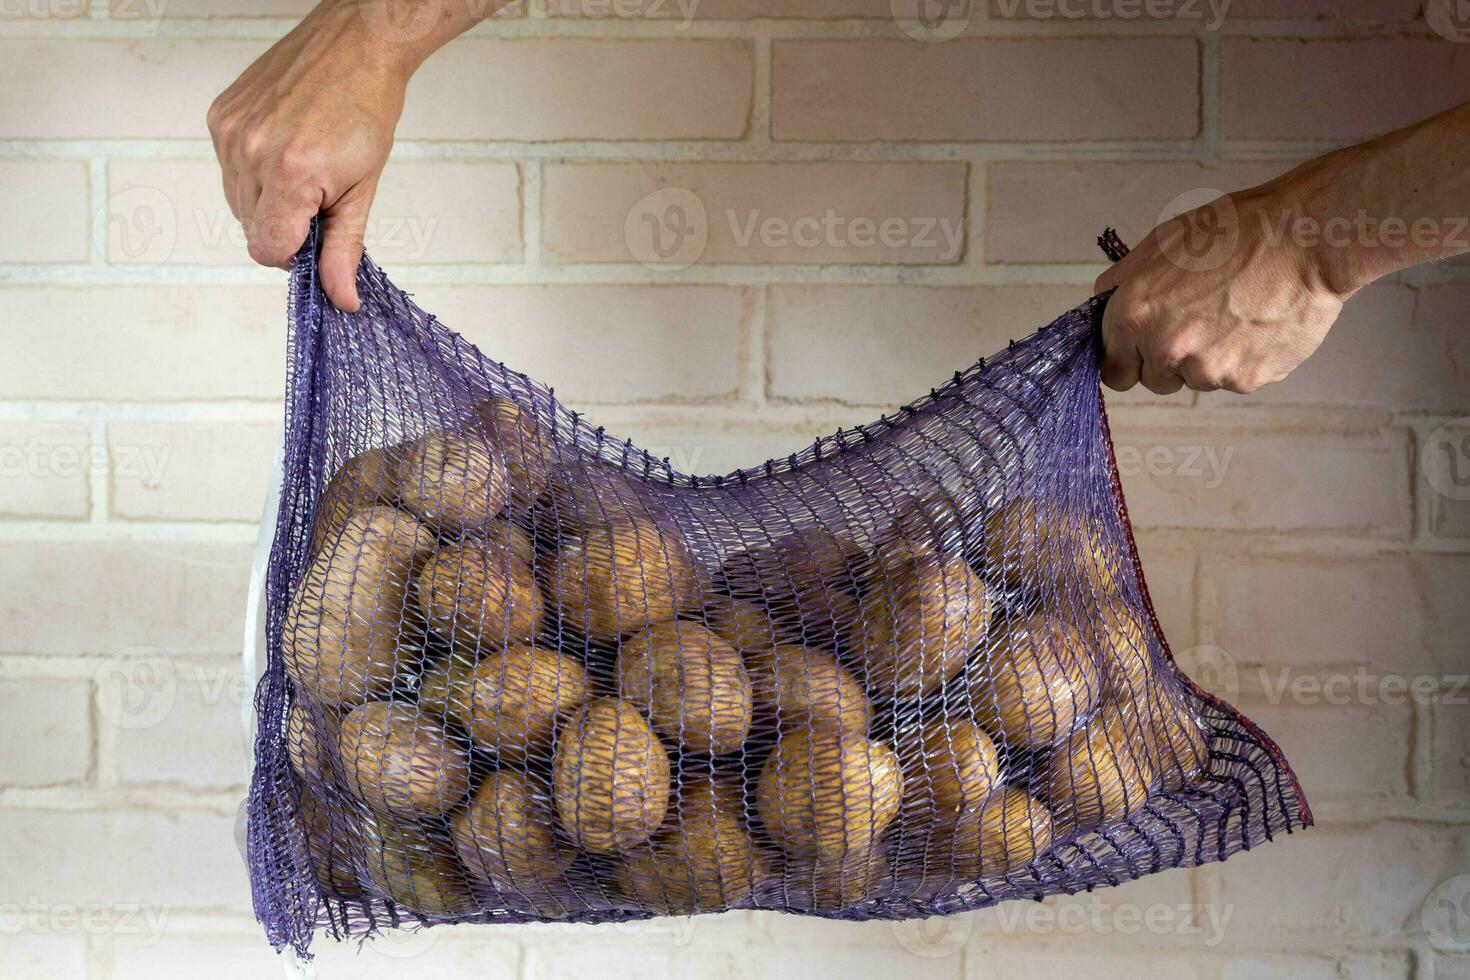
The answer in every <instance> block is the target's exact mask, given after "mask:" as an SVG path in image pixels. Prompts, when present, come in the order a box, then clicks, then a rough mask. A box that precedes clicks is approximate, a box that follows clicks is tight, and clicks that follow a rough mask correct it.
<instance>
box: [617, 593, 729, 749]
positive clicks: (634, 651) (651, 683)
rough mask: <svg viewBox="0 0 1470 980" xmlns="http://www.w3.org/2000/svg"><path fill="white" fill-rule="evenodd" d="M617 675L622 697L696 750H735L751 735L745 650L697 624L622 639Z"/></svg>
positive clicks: (669, 735) (663, 730)
mask: <svg viewBox="0 0 1470 980" xmlns="http://www.w3.org/2000/svg"><path fill="white" fill-rule="evenodd" d="M616 673H617V678H618V693H619V694H620V695H621V696H622V697H623V699H624V700H626V701H627V702H628V703H630V704H632V705H635V706H636V707H637V708H638V709H639V710H641V711H644V712H646V713H647V714H648V716H649V719H650V720H651V721H652V722H653V727H654V728H655V729H656V730H657V731H658V733H659V734H660V735H662V736H664V737H665V738H667V739H668V740H669V741H671V742H673V743H674V744H677V745H682V746H683V747H684V748H686V749H688V750H689V751H691V752H704V753H709V754H713V755H720V754H722V753H725V752H732V751H734V750H735V749H738V748H740V746H741V744H742V743H743V742H744V741H745V737H746V736H747V735H749V734H750V721H751V690H750V676H749V675H748V674H747V673H746V671H745V663H744V661H743V660H741V658H740V652H739V651H738V650H736V649H735V647H734V646H732V645H731V644H730V643H729V642H728V641H726V640H725V639H724V638H723V637H720V636H718V635H716V634H714V633H711V632H710V631H709V630H707V629H705V628H704V627H703V626H700V625H699V624H698V623H691V622H689V621H688V620H676V621H673V622H668V623H657V624H655V625H653V626H650V627H649V628H648V629H646V630H640V631H639V632H637V633H634V634H633V635H632V636H631V637H629V638H628V639H627V640H624V641H623V645H622V648H621V650H620V652H619V653H618V659H617V666H616Z"/></svg>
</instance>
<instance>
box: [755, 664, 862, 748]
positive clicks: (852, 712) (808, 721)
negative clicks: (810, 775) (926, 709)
mask: <svg viewBox="0 0 1470 980" xmlns="http://www.w3.org/2000/svg"><path fill="white" fill-rule="evenodd" d="M745 663H746V667H747V669H748V670H749V671H750V681H751V689H752V692H753V694H754V698H755V710H756V715H757V717H758V718H760V719H761V722H762V724H763V725H765V724H769V723H770V722H772V721H774V722H775V724H776V728H777V730H778V731H779V732H792V731H808V730H811V729H825V728H831V729H837V730H839V731H844V732H857V733H859V734H864V735H866V734H867V731H868V722H869V719H870V717H871V713H872V709H871V706H870V705H869V704H868V696H867V694H866V693H865V692H864V691H863V686H862V685H861V684H859V683H858V681H857V678H855V677H853V676H852V673H851V672H850V671H848V669H847V668H846V667H844V666H842V664H841V663H840V662H839V661H838V659H837V657H836V656H834V655H833V654H831V653H829V652H828V651H826V650H819V649H816V648H813V647H801V646H795V645H793V644H782V645H781V646H778V647H776V648H775V649H774V650H769V651H762V652H757V653H753V654H750V655H749V656H747V657H746V660H745Z"/></svg>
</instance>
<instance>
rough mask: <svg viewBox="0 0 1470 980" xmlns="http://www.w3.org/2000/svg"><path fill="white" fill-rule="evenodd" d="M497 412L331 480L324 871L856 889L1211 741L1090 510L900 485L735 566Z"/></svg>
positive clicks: (933, 876)
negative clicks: (876, 513) (843, 520)
mask: <svg viewBox="0 0 1470 980" xmlns="http://www.w3.org/2000/svg"><path fill="white" fill-rule="evenodd" d="M478 419H479V423H480V424H479V425H478V426H475V427H473V428H472V430H471V431H465V432H458V433H455V432H442V431H441V432H431V433H429V434H427V435H425V436H422V437H420V438H418V439H415V440H413V441H412V442H409V443H406V444H404V445H400V446H396V447H392V448H390V449H382V450H372V451H369V452H367V453H365V454H363V455H362V456H359V457H357V458H355V459H353V460H351V461H350V462H348V463H347V464H346V465H345V466H343V467H342V468H341V469H340V470H339V471H338V472H337V473H335V474H334V475H333V477H332V479H331V481H330V482H329V483H328V485H327V487H326V488H325V490H324V492H323V493H322V495H321V498H320V500H319V502H318V505H317V508H316V516H315V520H314V524H313V527H312V533H311V540H310V543H309V548H310V554H311V560H310V564H309V566H308V567H307V569H306V570H305V572H304V574H303V576H302V578H301V581H300V583H299V585H298V586H297V588H296V590H295V593H294V595H293V597H292V600H291V603H290V605H289V608H288V610H287V614H286V618H285V623H284V628H283V634H282V653H283V657H284V661H285V666H286V670H287V673H288V675H289V676H290V678H291V680H292V698H291V706H290V710H289V714H288V717H287V719H286V736H287V744H288V748H289V754H290V762H291V765H292V768H293V769H294V771H295V772H296V774H297V776H298V777H299V779H298V785H299V786H300V787H301V801H302V802H301V817H302V822H303V826H304V827H305V829H306V841H307V846H308V849H309V851H310V855H309V856H310V859H311V864H312V866H313V867H314V869H315V871H316V873H317V877H318V880H319V882H320V883H321V885H322V888H323V889H324V891H325V892H326V893H328V894H330V895H333V896H337V897H344V898H348V897H364V896H366V895H369V894H376V895H380V896H383V897H387V898H389V899H391V900H392V901H394V902H395V903H397V904H398V905H400V906H403V907H405V908H408V909H411V910H414V911H416V912H419V913H421V914H436V915H452V914H456V913H464V912H470V911H473V910H475V909H476V908H479V907H482V906H486V907H494V906H502V907H503V906H504V905H505V904H507V903H509V904H510V906H511V907H514V908H517V909H520V910H523V911H527V912H530V913H533V914H536V915H541V916H546V917H558V916H565V915H569V914H571V913H572V912H573V911H574V910H575V908H576V907H578V903H581V902H583V901H585V900H586V898H587V894H586V893H588V892H596V893H597V894H598V896H599V897H600V898H602V899H603V900H606V901H609V902H611V903H612V904H613V905H618V904H619V903H621V905H622V906H623V907H627V906H628V905H630V904H631V905H632V906H634V907H637V908H640V909H645V910H653V911H658V912H664V913H679V914H682V913H690V912H697V911H713V910H719V909H723V908H727V907H730V906H738V905H742V904H751V903H756V904H769V905H776V906H780V907H786V908H795V909H802V910H808V911H818V912H835V911H837V910H840V909H843V908H847V907H850V906H853V905H857V904H860V903H862V902H864V901H867V900H870V899H872V898H874V897H878V896H880V895H884V894H889V893H896V894H901V895H904V896H910V897H915V896H923V895H933V894H938V893H940V892H942V891H944V890H946V889H949V888H952V887H954V886H956V885H958V884H962V883H965V882H972V881H975V880H977V879H979V878H981V877H985V876H992V875H998V874H1002V873H1006V872H1009V871H1013V870H1016V869H1018V868H1020V867H1022V866H1024V865H1026V864H1027V863H1029V862H1030V861H1031V860H1033V859H1034V858H1035V857H1036V856H1037V855H1038V854H1039V853H1041V852H1043V851H1045V850H1046V849H1047V848H1048V847H1049V846H1051V844H1052V843H1053V841H1055V840H1057V839H1060V838H1061V837H1063V836H1065V835H1071V834H1074V833H1076V832H1079V831H1083V830H1086V829H1089V828H1092V827H1096V826H1097V825H1099V824H1101V823H1103V822H1105V821H1109V820H1116V819H1119V818H1122V817H1124V816H1126V815H1127V814H1129V813H1131V812H1133V811H1135V810H1136V809H1137V808H1138V807H1140V806H1141V805H1142V804H1143V803H1144V802H1145V800H1146V799H1147V797H1148V795H1149V794H1150V793H1151V792H1155V791H1158V790H1160V789H1164V790H1173V789H1178V788H1179V787H1180V786H1182V785H1183V784H1184V782H1185V781H1186V779H1188V778H1189V777H1190V776H1191V775H1193V774H1194V773H1195V772H1197V771H1198V770H1199V769H1200V768H1201V767H1202V766H1203V765H1204V763H1205V759H1206V755H1207V753H1206V745H1205V738H1204V734H1203V730H1202V728H1201V726H1200V724H1199V722H1198V721H1197V720H1196V719H1195V718H1194V717H1193V715H1192V714H1191V713H1190V712H1189V711H1188V710H1187V709H1186V707H1185V704H1184V703H1183V700H1182V698H1181V697H1179V696H1178V695H1176V694H1175V693H1174V689H1173V687H1172V686H1171V685H1170V684H1169V683H1160V682H1158V681H1157V680H1156V679H1155V678H1154V676H1153V673H1154V669H1155V666H1154V664H1153V663H1152V662H1151V660H1150V655H1149V645H1148V642H1147V636H1148V633H1149V631H1148V629H1147V628H1146V627H1145V625H1144V624H1143V623H1142V622H1140V621H1139V620H1138V618H1137V616H1136V614H1135V613H1133V612H1131V611H1129V607H1128V606H1127V605H1125V604H1124V603H1123V602H1122V600H1121V598H1120V597H1119V594H1118V593H1119V589H1120V583H1121V581H1122V580H1123V579H1124V578H1126V576H1125V575H1124V573H1123V570H1122V569H1123V566H1122V560H1123V558H1122V556H1120V555H1110V554H1107V553H1106V552H1105V550H1104V547H1103V544H1102V539H1101V538H1100V537H1099V536H1098V535H1097V534H1096V533H1095V532H1094V531H1093V530H1092V529H1091V528H1090V527H1089V526H1088V525H1087V523H1086V522H1084V521H1082V520H1080V519H1079V512H1078V511H1077V510H1076V509H1074V508H1071V507H1069V506H1066V505H1063V504H1060V503H1058V502H1055V501H1049V500H1043V499H1035V498H1018V499H1013V500H1010V501H1008V502H1006V503H1004V504H1003V505H1000V506H996V507H994V508H992V509H990V510H988V511H986V512H982V513H980V514H978V515H975V514H971V515H965V516H964V517H963V518H962V515H961V511H960V509H959V508H958V507H957V506H955V505H954V504H953V503H952V502H951V501H949V500H948V499H946V498H939V497H935V498H929V499H923V500H916V499H906V500H904V501H901V502H899V503H898V505H897V506H896V507H893V508H891V509H890V510H889V513H890V514H891V516H890V517H889V518H888V519H887V520H886V521H885V522H881V523H882V526H881V527H880V529H879V530H878V531H877V532H875V533H868V534H865V540H864V541H858V540H856V539H855V538H853V537H846V536H843V535H840V534H836V533H833V532H832V531H830V530H827V529H824V528H821V527H809V528H805V529H798V530H794V531H792V532H791V533H788V534H784V535H777V536H775V538H774V539H773V540H771V541H769V542H768V543H767V544H766V545H764V546H760V547H754V548H747V549H742V550H735V551H733V552H731V551H730V550H729V549H728V548H727V547H722V548H721V559H722V560H721V561H720V562H719V563H718V567H715V564H714V563H713V562H708V563H707V562H704V561H700V560H698V559H696V557H695V551H694V549H693V548H692V546H691V542H690V541H689V540H688V539H687V538H686V536H685V535H684V533H682V532H681V530H680V526H679V524H678V523H677V522H676V521H675V520H674V519H673V517H672V516H671V514H670V513H669V510H668V508H667V506H666V505H663V504H660V503H659V502H658V498H656V497H655V496H654V495H651V494H649V493H647V492H646V491H642V490H641V489H640V486H639V484H638V482H637V481H636V480H634V479H633V478H630V477H628V476H627V475H625V474H624V473H623V472H622V471H620V470H618V469H616V468H614V467H611V466H608V465H605V464H602V463H595V462H594V463H587V462H582V463H574V464H563V463H559V462H558V459H559V455H558V451H557V448H556V447H555V446H554V445H552V442H551V438H550V435H549V433H547V432H546V431H545V430H544V429H542V427H541V426H540V425H538V424H537V423H536V421H535V420H534V419H532V418H531V416H530V415H529V414H528V413H525V412H522V411H521V410H519V409H518V408H517V407H516V406H515V405H514V404H513V403H511V402H509V401H505V400H500V399H491V400H490V401H488V402H486V403H484V404H483V405H482V406H481V407H480V409H479V411H478ZM872 523H879V522H872ZM1067 596H1074V597H1083V598H1080V599H1076V600H1070V601H1069V600H1066V599H1065V598H1064V597H1067Z"/></svg>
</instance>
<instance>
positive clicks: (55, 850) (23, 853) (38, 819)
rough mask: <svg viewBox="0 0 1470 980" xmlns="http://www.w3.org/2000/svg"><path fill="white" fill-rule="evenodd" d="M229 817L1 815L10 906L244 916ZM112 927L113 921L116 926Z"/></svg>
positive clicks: (246, 905)
mask: <svg viewBox="0 0 1470 980" xmlns="http://www.w3.org/2000/svg"><path fill="white" fill-rule="evenodd" d="M234 834H235V820H234V817H233V816H228V817H226V816H210V815H204V814H199V813H151V812H143V811H138V810H115V811H109V812H86V811H80V810H40V809H26V810H13V809H11V810H0V865H3V866H4V867H5V869H6V882H5V886H6V894H7V896H15V899H14V900H15V901H17V902H25V903H38V904H39V905H42V906H48V907H52V908H54V907H56V906H58V905H62V904H75V905H95V906H100V907H105V908H106V909H107V910H108V912H109V914H111V915H114V916H118V917H121V916H122V915H123V914H124V913H125V912H126V911H127V910H128V909H130V908H139V907H142V908H143V909H144V910H146V911H148V912H149V913H150V914H153V915H154V916H155V917H159V916H168V915H170V914H173V913H175V912H178V911H179V910H181V909H185V908H207V909H220V910H229V911H235V912H248V911H249V909H250V889H249V887H248V885H247V884H246V880H245V878H246V876H245V862H244V861H243V860H242V859H241V857H240V852H239V851H238V850H237V849H236V847H235V836H234ZM114 921H115V920H114Z"/></svg>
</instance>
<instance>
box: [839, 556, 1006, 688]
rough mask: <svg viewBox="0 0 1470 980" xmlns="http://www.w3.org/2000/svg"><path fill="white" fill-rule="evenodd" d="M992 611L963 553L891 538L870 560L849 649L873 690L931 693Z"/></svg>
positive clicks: (980, 634)
mask: <svg viewBox="0 0 1470 980" xmlns="http://www.w3.org/2000/svg"><path fill="white" fill-rule="evenodd" d="M990 614H991V600H990V595H989V593H988V592H987V590H986V588H985V583H984V582H982V581H981V580H980V576H978V575H976V574H975V573H974V571H973V570H972V569H971V568H970V566H969V565H967V564H965V560H964V559H963V558H961V557H959V556H958V555H949V556H943V557H941V556H938V555H935V554H934V553H932V552H928V551H924V550H922V549H915V548H912V547H910V546H908V545H902V544H900V545H893V546H889V547H888V548H885V549H884V550H882V551H880V553H879V555H878V560H877V561H876V562H875V564H874V570H873V574H872V576H871V577H870V578H869V581H868V586H867V589H866V592H865V594H864V595H863V599H862V603H861V606H860V611H859V616H858V620H857V622H856V623H855V624H854V625H855V627H856V628H855V629H854V631H853V634H852V638H851V640H850V642H849V645H848V654H849V656H850V658H851V659H852V661H853V662H854V663H855V664H857V665H858V666H859V667H860V668H861V670H860V672H861V674H862V676H863V679H864V682H865V683H866V685H867V687H868V690H869V691H871V692H872V693H873V695H874V696H875V697H879V698H892V699H894V700H898V701H903V700H908V699H911V698H916V697H920V696H923V695H929V694H933V693H935V692H936V691H938V690H939V689H940V688H941V687H943V686H944V685H945V684H946V683H948V682H949V680H950V679H951V678H953V677H954V676H955V675H956V674H958V673H959V672H960V670H961V669H962V668H963V667H964V665H965V660H966V658H967V657H969V655H970V652H971V651H972V650H974V649H975V647H977V646H978V645H979V644H980V642H981V641H982V640H983V639H984V638H985V631H986V629H987V628H988V627H989V625H990Z"/></svg>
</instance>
